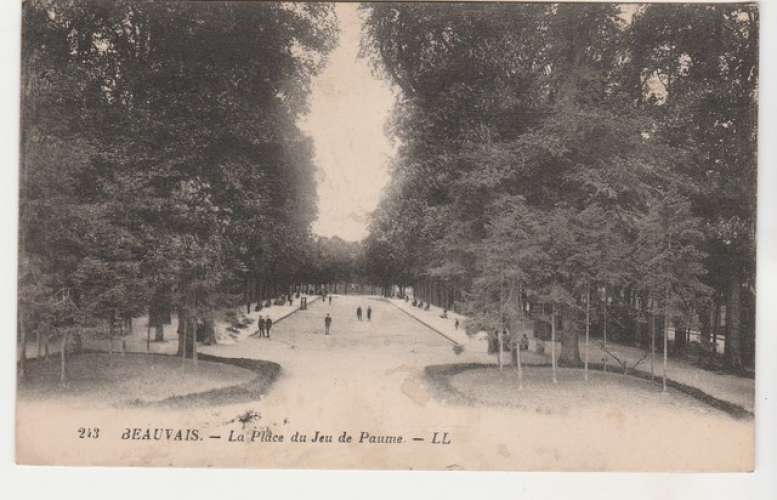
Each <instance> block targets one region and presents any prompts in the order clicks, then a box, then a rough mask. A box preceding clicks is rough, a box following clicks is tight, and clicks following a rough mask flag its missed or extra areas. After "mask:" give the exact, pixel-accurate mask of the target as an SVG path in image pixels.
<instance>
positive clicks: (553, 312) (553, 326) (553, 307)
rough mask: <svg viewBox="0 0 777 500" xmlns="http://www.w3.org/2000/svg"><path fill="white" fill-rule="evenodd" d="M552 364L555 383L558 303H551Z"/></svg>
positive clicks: (555, 382)
mask: <svg viewBox="0 0 777 500" xmlns="http://www.w3.org/2000/svg"><path fill="white" fill-rule="evenodd" d="M550 365H551V370H552V372H553V383H554V384H558V378H556V304H552V305H551V313H550Z"/></svg>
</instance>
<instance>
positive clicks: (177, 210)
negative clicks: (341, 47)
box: [20, 0, 336, 333]
mask: <svg viewBox="0 0 777 500" xmlns="http://www.w3.org/2000/svg"><path fill="white" fill-rule="evenodd" d="M335 41H336V18H335V16H334V11H333V9H332V7H331V5H326V4H318V3H312V4H281V3H264V2H261V3H251V2H234V3H225V2H197V3H192V2H145V1H139V0H120V1H111V2H106V1H90V0H57V1H52V0H32V1H29V2H25V4H24V11H23V47H22V81H23V96H22V124H23V126H22V130H23V137H22V165H21V186H20V227H21V233H20V253H21V255H22V258H21V260H20V306H21V307H20V310H21V319H22V321H21V328H22V330H23V331H24V332H36V331H37V332H39V331H40V330H44V331H45V332H46V333H48V332H51V331H63V329H65V328H67V327H72V326H78V327H79V328H80V329H81V331H83V330H84V328H86V327H89V326H95V325H97V326H98V327H99V325H101V324H105V322H106V321H107V322H108V323H109V324H111V325H113V324H114V322H116V321H117V320H128V319H130V318H132V317H135V316H138V315H140V314H143V313H145V312H147V311H148V309H149V306H152V309H156V310H152V317H154V316H165V311H164V310H161V311H160V310H159V309H160V306H161V309H167V310H168V311H167V314H168V315H169V310H173V311H177V312H178V314H179V317H180V318H181V320H182V321H181V322H180V323H181V324H182V325H183V328H184V329H185V328H190V327H191V324H192V322H195V321H196V322H200V323H201V322H206V323H207V322H208V321H212V318H211V316H212V314H213V311H214V309H215V308H217V307H219V306H223V305H235V303H236V302H240V301H241V300H246V301H251V300H256V299H257V298H259V297H261V296H267V295H269V294H273V293H280V290H283V291H286V290H288V286H289V285H290V284H292V283H297V282H299V281H301V280H302V279H303V273H305V272H308V273H309V270H307V269H306V268H305V266H309V257H310V256H311V255H314V250H315V245H316V242H315V240H314V238H313V237H312V234H311V231H310V225H311V222H312V221H313V220H314V219H315V217H316V204H315V177H314V169H313V163H312V156H313V152H312V144H311V141H310V139H309V138H307V137H306V136H304V135H303V134H302V132H301V131H300V129H299V128H298V127H297V119H298V118H299V117H300V115H301V114H303V113H305V112H306V110H307V96H308V91H309V84H310V81H311V78H312V77H313V76H314V75H315V74H316V73H317V72H318V71H319V70H320V69H321V68H322V67H323V65H324V63H325V57H326V55H327V53H328V52H329V51H330V50H331V49H332V48H333V46H334V44H335ZM103 329H104V328H103Z"/></svg>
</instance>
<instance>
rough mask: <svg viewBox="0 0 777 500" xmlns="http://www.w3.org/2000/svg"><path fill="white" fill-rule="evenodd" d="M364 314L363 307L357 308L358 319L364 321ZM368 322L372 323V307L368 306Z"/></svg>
mask: <svg viewBox="0 0 777 500" xmlns="http://www.w3.org/2000/svg"><path fill="white" fill-rule="evenodd" d="M363 318H364V314H363V313H362V306H358V307H357V308H356V319H358V320H359V321H362V319H363ZM367 321H372V307H370V306H367Z"/></svg>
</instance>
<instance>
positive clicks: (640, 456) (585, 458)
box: [19, 296, 753, 470]
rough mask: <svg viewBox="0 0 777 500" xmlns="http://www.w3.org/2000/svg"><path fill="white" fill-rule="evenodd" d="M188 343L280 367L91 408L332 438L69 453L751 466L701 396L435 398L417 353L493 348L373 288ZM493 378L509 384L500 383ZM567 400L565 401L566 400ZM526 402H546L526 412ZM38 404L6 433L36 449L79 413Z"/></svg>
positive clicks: (731, 425) (289, 462)
mask: <svg viewBox="0 0 777 500" xmlns="http://www.w3.org/2000/svg"><path fill="white" fill-rule="evenodd" d="M358 305H361V306H362V307H363V308H364V309H366V307H367V306H371V307H372V309H373V319H372V321H371V322H367V321H361V322H360V321H357V320H356V315H355V310H356V307H357V306H358ZM326 313H330V314H331V315H332V317H333V324H332V335H330V336H325V335H324V334H323V329H324V316H325V314H326ZM202 351H203V353H206V354H211V355H217V356H222V357H229V358H252V359H263V360H269V361H273V362H276V363H278V364H280V365H281V373H280V376H279V377H278V379H277V380H276V382H275V383H274V384H273V386H272V387H271V388H270V390H269V392H267V393H266V394H265V395H264V396H262V397H259V398H257V399H256V400H255V401H253V402H243V403H237V404H227V405H222V406H217V407H211V408H195V409H187V410H185V411H184V410H181V411H178V410H167V411H165V412H162V411H160V410H156V411H155V412H152V411H151V410H149V409H138V410H137V412H135V413H127V412H122V413H121V414H120V415H112V416H105V418H109V417H112V418H116V419H117V424H116V425H117V426H129V425H132V424H137V425H152V424H153V425H155V426H163V425H174V426H177V427H182V426H183V427H187V428H188V427H191V428H197V429H200V430H201V432H202V433H203V434H204V435H212V434H213V435H221V436H226V435H228V433H229V432H230V431H231V430H235V429H236V425H237V424H235V423H234V422H236V421H237V420H239V418H238V417H239V416H240V415H253V414H256V415H258V417H257V418H256V421H255V422H253V423H251V426H255V428H259V429H264V430H269V431H271V432H273V433H282V434H284V435H285V436H286V439H287V440H289V439H290V436H291V435H293V434H294V433H295V432H299V433H302V434H307V435H311V436H312V435H313V434H315V433H316V432H317V431H318V432H320V433H324V434H328V435H331V436H333V440H334V444H331V445H327V444H318V443H306V444H291V443H288V444H253V445H241V444H227V443H225V442H224V438H222V439H220V440H215V439H214V440H213V441H210V440H206V441H204V442H202V443H197V444H189V445H175V446H166V447H164V448H162V449H164V452H161V451H159V450H160V448H158V447H157V448H148V452H147V453H139V452H138V446H137V445H134V446H133V444H132V443H125V444H123V445H122V446H117V445H116V443H113V445H114V446H113V447H111V448H107V447H105V448H100V447H99V446H96V447H95V448H94V450H91V451H90V452H88V453H86V452H84V451H83V450H82V451H81V452H80V453H73V454H71V455H70V456H69V458H70V460H71V462H72V463H102V464H110V463H117V464H119V463H124V464H127V463H138V464H144V465H152V466H153V465H169V464H175V465H180V466H186V465H199V466H202V465H213V466H221V467H246V466H254V467H284V468H286V467H291V468H300V467H311V468H358V469H365V468H366V469H376V468H377V469H379V468H416V469H491V470H494V469H496V470H581V469H584V470H607V469H610V470H666V469H674V470H749V469H750V468H752V463H753V455H752V443H753V426H752V420H751V419H750V420H736V419H733V418H731V417H729V416H728V415H725V414H722V413H721V412H717V411H714V410H711V411H709V412H706V413H705V412H698V411H696V410H695V409H694V408H695V405H696V403H693V404H692V405H690V406H694V408H691V407H687V408H686V403H687V399H685V398H684V397H676V395H675V394H674V393H672V394H670V395H669V396H667V397H668V398H669V400H670V401H672V406H671V407H665V406H656V408H655V411H650V412H646V411H644V409H645V408H644V406H645V405H641V407H640V408H635V404H634V401H633V400H628V401H620V400H619V398H618V397H617V394H616V393H610V391H609V388H608V387H601V393H600V392H598V391H596V389H593V393H594V394H600V395H601V396H602V397H608V398H609V395H612V396H613V397H612V398H609V399H610V400H611V403H612V404H610V405H605V406H597V405H590V407H587V408H586V409H585V411H582V410H581V411H580V412H578V413H576V414H575V417H574V418H570V417H569V412H567V413H566V414H565V412H564V411H563V410H562V409H560V407H559V406H558V405H556V404H545V403H543V401H545V400H547V401H549V402H553V401H563V400H566V398H568V397H570V396H569V394H570V389H569V388H568V387H566V386H564V385H562V384H560V385H559V386H558V387H557V388H556V389H558V392H557V393H552V392H549V391H553V390H554V388H553V387H550V388H544V389H543V390H541V391H534V392H531V393H527V395H526V397H530V398H533V400H531V401H529V400H527V401H526V404H525V405H524V407H520V405H516V406H514V407H511V406H491V405H465V404H459V403H455V402H450V403H446V402H444V401H442V400H440V399H437V398H436V397H435V396H436V394H435V391H434V388H433V384H432V383H431V382H430V381H429V379H428V378H427V376H426V374H425V368H426V367H427V366H429V365H444V364H451V363H493V361H494V360H493V356H489V355H487V354H484V353H479V352H474V351H473V350H466V349H465V351H464V352H463V353H461V354H460V355H456V354H455V353H454V352H453V344H452V343H451V342H450V341H449V340H447V339H445V338H444V337H442V336H440V335H439V334H437V333H435V332H434V331H432V330H430V329H429V328H427V327H425V326H423V325H422V324H420V323H419V322H418V321H416V320H414V319H413V318H411V317H410V316H408V315H407V314H404V313H403V312H402V311H399V310H397V308H396V307H395V306H394V305H392V304H390V303H389V302H388V301H385V300H383V299H380V298H371V297H365V296H335V297H334V298H333V301H332V305H331V306H330V305H328V304H325V303H321V302H317V303H315V304H312V305H311V307H310V309H309V310H307V311H300V312H297V313H295V314H293V315H292V316H290V317H289V318H287V319H286V320H284V321H282V322H281V323H279V324H278V325H277V326H276V327H275V328H274V329H273V335H272V338H271V339H269V340H268V339H260V338H256V337H248V338H246V339H244V340H242V341H241V342H239V343H236V344H233V345H221V346H218V345H217V346H209V347H204V348H203V349H202ZM541 369H542V368H539V370H541ZM528 370H529V369H527V372H528ZM538 373H539V372H538ZM489 387H490V385H489ZM496 388H497V389H498V390H501V391H507V392H510V391H511V388H510V387H509V386H506V387H502V386H501V385H498V386H496ZM527 392H528V391H527ZM572 392H574V391H572ZM518 397H520V396H518ZM576 397H584V396H576ZM640 397H641V396H640ZM520 398H523V397H520ZM574 401H575V400H574V399H572V400H571V402H570V404H572V405H573V406H574ZM675 403H676V404H675ZM537 407H542V408H548V409H549V411H543V412H537V411H536V408H537ZM48 410H49V414H50V413H51V411H50V408H49V409H48ZM42 411H43V409H42V408H21V409H20V418H19V422H20V424H19V433H20V434H21V435H24V436H25V438H27V439H31V440H33V441H34V440H35V439H38V440H42V441H41V442H43V443H45V450H46V452H47V453H49V452H50V447H51V446H59V444H58V443H57V439H56V436H60V435H64V433H66V432H67V427H66V426H67V425H68V424H70V425H72V423H73V422H77V421H83V416H82V415H81V414H79V413H78V412H74V413H72V414H70V415H67V414H63V413H61V412H57V415H56V419H57V421H56V422H51V421H50V420H46V421H45V424H46V425H45V426H43V425H40V424H41V423H42V422H41V418H43V417H42V416H41V412H42ZM237 428H238V429H240V428H242V427H237ZM41 429H44V430H45V431H46V432H42V431H41ZM343 432H347V433H349V434H350V435H351V436H353V442H351V443H348V444H346V443H337V437H338V436H339V435H341V434H342V433H343ZM434 432H440V433H442V432H447V433H448V438H449V439H450V440H451V444H448V445H439V444H437V445H436V444H432V443H431V440H432V437H433V433H434ZM361 433H368V434H369V435H371V436H402V437H403V440H404V441H403V443H402V444H398V445H380V444H369V443H368V442H364V443H358V440H359V438H360V437H361V436H362V434H361ZM47 438H49V439H47ZM413 438H420V439H423V441H415V440H413ZM42 446H44V445H42ZM63 453H66V450H65V451H63ZM32 455H33V456H34V454H32ZM29 461H32V462H35V460H34V459H30V460H29ZM39 461H40V460H39Z"/></svg>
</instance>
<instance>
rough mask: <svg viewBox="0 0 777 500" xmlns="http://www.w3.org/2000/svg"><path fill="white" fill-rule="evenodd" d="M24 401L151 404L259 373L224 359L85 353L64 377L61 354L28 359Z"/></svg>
mask: <svg viewBox="0 0 777 500" xmlns="http://www.w3.org/2000/svg"><path fill="white" fill-rule="evenodd" d="M25 368H26V374H25V380H24V381H22V382H21V383H20V384H19V388H18V396H19V399H20V400H25V399H27V400H29V399H32V400H35V399H40V400H48V401H52V402H57V403H61V404H68V405H78V406H85V407H105V406H125V405H138V404H141V405H142V404H148V403H154V402H159V401H163V400H166V399H169V398H175V397H180V396H184V395H189V394H193V393H201V392H209V391H215V390H219V389H225V388H228V387H231V386H236V385H240V384H247V383H249V382H251V381H252V380H254V379H255V378H256V373H255V372H254V371H252V370H250V369H247V368H241V367H238V366H233V365H230V364H225V363H218V362H213V361H205V360H199V361H198V362H197V365H196V366H195V365H194V363H193V362H192V360H185V361H184V360H182V359H181V358H177V357H172V356H162V355H145V354H127V355H125V356H122V355H120V354H114V355H113V356H112V357H109V356H108V354H105V353H84V354H80V355H75V356H71V357H70V358H69V359H68V382H67V384H66V385H64V386H62V385H61V384H60V382H59V368H60V365H59V357H58V356H53V357H52V358H50V359H49V360H48V361H43V360H36V361H31V362H28V364H27V366H26V367H25Z"/></svg>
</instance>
